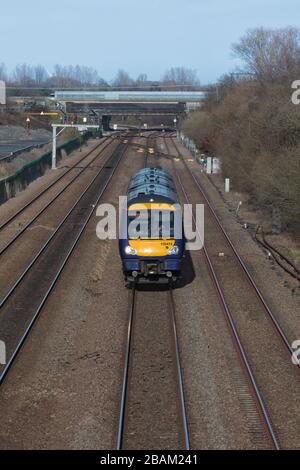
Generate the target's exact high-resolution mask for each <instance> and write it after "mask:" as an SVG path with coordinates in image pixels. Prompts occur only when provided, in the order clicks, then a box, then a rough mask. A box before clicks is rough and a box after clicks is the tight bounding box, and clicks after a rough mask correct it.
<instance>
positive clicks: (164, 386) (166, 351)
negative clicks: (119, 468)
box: [117, 286, 190, 450]
mask: <svg viewBox="0 0 300 470" xmlns="http://www.w3.org/2000/svg"><path fill="white" fill-rule="evenodd" d="M154 296H155V298H154ZM149 308H150V310H151V312H152V318H151V315H149V313H150V312H149ZM126 448H127V449H145V448H147V449H186V450H188V449H189V448H190V442H189V431H188V423H187V416H186V404H185V396H184V389H183V380H182V371H181V365H180V356H179V342H178V336H177V329H176V319H175V304H174V298H173V291H172V287H171V286H169V288H167V290H166V291H159V292H158V291H156V292H155V293H154V292H153V291H148V292H143V291H140V290H138V289H137V288H136V287H135V286H134V287H133V288H132V291H131V293H130V301H129V316H128V328H127V335H126V347H125V354H124V371H123V380H122V392H121V400H120V411H119V419H118V434H117V449H118V450H121V449H126Z"/></svg>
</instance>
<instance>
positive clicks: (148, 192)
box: [119, 168, 184, 283]
mask: <svg viewBox="0 0 300 470" xmlns="http://www.w3.org/2000/svg"><path fill="white" fill-rule="evenodd" d="M121 224H122V226H123V227H126V234H125V235H124V231H123V236H122V237H120V239H119V250H120V256H121V259H122V267H123V273H124V276H125V280H126V281H128V282H129V283H133V282H143V283H145V282H146V283H147V282H156V283H164V282H170V281H176V280H177V279H178V278H179V277H180V273H181V264H182V258H183V255H184V236H183V230H182V217H181V207H180V205H179V202H178V196H177V193H176V189H175V185H174V182H173V179H172V177H171V176H170V175H169V174H168V173H167V172H166V171H164V170H162V169H161V168H144V169H142V170H140V171H138V172H137V173H136V174H135V175H134V176H133V178H132V179H131V180H130V183H129V186H128V191H127V206H126V210H123V212H122V216H121Z"/></svg>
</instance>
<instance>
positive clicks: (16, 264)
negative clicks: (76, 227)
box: [0, 142, 110, 307]
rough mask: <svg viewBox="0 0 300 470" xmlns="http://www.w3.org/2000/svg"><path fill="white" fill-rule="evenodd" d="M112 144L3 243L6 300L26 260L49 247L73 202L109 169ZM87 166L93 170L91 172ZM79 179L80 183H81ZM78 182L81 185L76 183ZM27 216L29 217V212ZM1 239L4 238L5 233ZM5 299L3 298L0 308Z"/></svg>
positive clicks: (1, 288) (0, 255)
mask: <svg viewBox="0 0 300 470" xmlns="http://www.w3.org/2000/svg"><path fill="white" fill-rule="evenodd" d="M109 145H110V142H108V143H106V144H105V145H104V147H101V149H100V150H97V149H96V153H95V154H92V155H90V159H89V161H88V163H87V165H86V166H83V167H82V168H81V169H80V171H79V173H76V174H75V175H73V176H72V177H71V179H70V180H69V181H68V182H65V184H64V185H63V187H62V188H61V189H60V190H59V191H58V192H56V193H55V195H54V196H53V197H52V198H51V199H50V200H49V201H48V202H46V204H44V205H43V206H42V207H41V208H39V210H38V211H37V212H34V215H33V216H32V217H31V218H29V220H26V219H25V223H23V225H22V223H21V224H20V222H19V225H20V227H21V228H19V229H18V230H17V231H14V233H13V236H12V237H9V238H8V239H7V240H6V241H5V243H3V245H2V246H0V259H1V270H0V276H1V281H2V282H1V285H0V298H2V301H4V299H5V298H6V297H7V294H8V292H9V291H10V290H11V288H12V287H13V286H14V285H15V277H16V276H17V275H18V274H19V273H22V272H23V271H24V265H26V263H27V264H28V265H30V263H31V260H35V258H36V255H35V254H36V253H39V252H40V251H41V250H43V247H44V246H47V245H48V243H49V242H50V241H51V240H52V238H53V237H54V236H55V235H56V232H57V230H59V229H60V227H61V225H62V224H63V223H64V219H65V214H66V213H68V212H69V210H71V209H70V208H71V206H72V204H73V201H74V200H76V199H77V198H78V197H80V195H81V193H82V191H83V190H84V188H88V187H89V185H90V184H91V183H92V182H93V180H94V178H95V172H96V174H97V172H98V170H99V169H100V171H102V168H105V166H106V160H107V161H108V159H109V158H107V156H106V153H107V152H109V148H108V147H109ZM105 158H106V160H105ZM98 160H99V162H98ZM99 164H100V166H99ZM87 169H89V170H90V171H89V172H88V173H87V171H86V170H87ZM80 175H82V179H78V178H80ZM78 182H80V185H79V184H78ZM75 183H77V184H76V185H75ZM24 215H27V217H28V213H27V212H26V213H25V214H24ZM22 218H23V217H22ZM17 220H19V219H17ZM14 225H15V222H14ZM12 229H13V227H11V226H10V225H9V226H8V227H7V232H8V233H5V234H4V235H6V236H7V235H10V233H11V231H12ZM49 232H50V235H49ZM1 238H2V240H3V236H2V237H1ZM40 247H42V248H40ZM20 254H21V255H22V256H20ZM20 275H21V274H20ZM19 277H20V276H19ZM7 285H12V287H11V288H10V289H8V290H7ZM5 289H6V291H5ZM5 292H6V294H5ZM2 301H0V307H1V305H2Z"/></svg>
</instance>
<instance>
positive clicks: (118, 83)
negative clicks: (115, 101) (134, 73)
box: [112, 69, 134, 87]
mask: <svg viewBox="0 0 300 470" xmlns="http://www.w3.org/2000/svg"><path fill="white" fill-rule="evenodd" d="M112 84H113V86H115V87H129V86H132V85H133V84H134V81H133V79H132V78H131V77H130V76H129V74H128V73H127V72H126V71H125V70H122V69H119V71H118V73H117V75H116V77H115V79H114V80H113V83H112Z"/></svg>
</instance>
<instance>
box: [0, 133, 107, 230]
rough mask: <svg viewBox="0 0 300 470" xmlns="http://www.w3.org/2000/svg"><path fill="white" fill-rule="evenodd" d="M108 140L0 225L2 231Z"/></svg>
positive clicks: (90, 151) (99, 144)
mask: <svg viewBox="0 0 300 470" xmlns="http://www.w3.org/2000/svg"><path fill="white" fill-rule="evenodd" d="M108 139H111V137H110V136H109V137H106V138H105V139H104V140H103V141H102V142H100V143H98V144H97V145H96V146H95V147H94V148H92V149H91V150H89V152H88V153H87V154H86V155H85V156H84V157H82V158H81V159H80V160H79V161H78V162H76V163H74V165H72V166H71V167H69V168H68V169H67V170H66V171H65V172H64V173H63V174H62V175H59V177H58V178H56V179H55V180H54V181H53V182H52V183H51V184H50V185H49V186H47V187H46V188H44V189H43V190H42V191H41V192H39V193H38V194H37V195H36V196H34V197H33V198H32V199H31V200H30V201H29V202H28V203H26V204H24V205H23V206H22V207H21V208H20V209H18V210H17V211H16V212H15V213H14V214H12V215H11V216H10V217H9V218H8V219H7V220H5V221H4V222H2V223H1V224H0V230H2V229H3V228H4V227H6V226H7V225H8V224H9V223H11V222H12V221H13V220H14V219H15V218H16V217H17V216H18V215H20V214H21V213H22V212H23V211H24V210H25V209H27V208H28V207H29V206H31V204H33V203H34V202H35V201H36V200H37V199H39V198H40V197H41V196H43V194H45V193H46V192H47V191H48V190H49V189H51V188H52V187H53V186H54V185H55V184H56V183H58V182H59V181H60V180H61V179H62V178H63V177H64V176H66V175H67V174H68V173H70V171H72V170H73V169H74V168H76V167H77V166H78V164H79V163H81V162H82V161H84V160H85V159H86V158H87V157H89V156H90V155H91V153H93V152H94V151H95V150H97V149H98V148H99V147H100V146H101V145H102V144H104V143H105V142H106V141H107V140H108Z"/></svg>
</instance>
